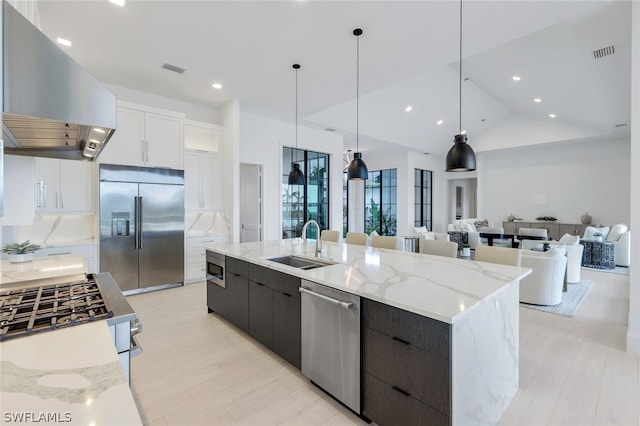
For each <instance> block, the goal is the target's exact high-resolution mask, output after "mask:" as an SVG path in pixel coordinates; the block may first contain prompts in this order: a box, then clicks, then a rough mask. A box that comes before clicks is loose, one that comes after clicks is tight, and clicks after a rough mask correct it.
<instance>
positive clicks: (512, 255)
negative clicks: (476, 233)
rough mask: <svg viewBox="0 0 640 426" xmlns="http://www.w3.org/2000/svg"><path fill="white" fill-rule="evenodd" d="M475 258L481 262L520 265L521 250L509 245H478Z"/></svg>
mask: <svg viewBox="0 0 640 426" xmlns="http://www.w3.org/2000/svg"><path fill="white" fill-rule="evenodd" d="M473 259H474V260H478V261H480V262H490V263H499V264H501V265H512V266H520V263H521V251H520V250H519V249H515V248H509V247H495V246H477V247H476V252H475V256H474V258H473Z"/></svg>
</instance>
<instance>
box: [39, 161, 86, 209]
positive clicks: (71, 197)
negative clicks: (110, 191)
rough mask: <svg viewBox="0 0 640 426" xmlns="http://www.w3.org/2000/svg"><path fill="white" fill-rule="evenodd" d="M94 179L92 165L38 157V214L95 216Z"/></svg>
mask: <svg viewBox="0 0 640 426" xmlns="http://www.w3.org/2000/svg"><path fill="white" fill-rule="evenodd" d="M93 179H94V172H93V163H90V162H86V161H73V160H57V159H53V158H37V159H36V185H35V186H36V189H35V206H36V211H38V212H40V213H54V214H58V213H80V214H85V213H93V211H94V208H93V193H94V191H93Z"/></svg>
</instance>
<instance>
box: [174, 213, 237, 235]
mask: <svg viewBox="0 0 640 426" xmlns="http://www.w3.org/2000/svg"><path fill="white" fill-rule="evenodd" d="M184 232H185V234H186V236H187V237H203V236H206V235H226V234H229V233H230V232H231V230H230V228H229V220H228V219H227V216H226V215H225V214H224V213H223V212H221V211H217V212H185V215H184Z"/></svg>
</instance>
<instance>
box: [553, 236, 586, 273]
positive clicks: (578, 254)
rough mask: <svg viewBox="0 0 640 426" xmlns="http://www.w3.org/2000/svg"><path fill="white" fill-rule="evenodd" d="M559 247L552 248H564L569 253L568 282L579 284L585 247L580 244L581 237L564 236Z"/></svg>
mask: <svg viewBox="0 0 640 426" xmlns="http://www.w3.org/2000/svg"><path fill="white" fill-rule="evenodd" d="M558 243H559V245H555V244H552V245H551V246H552V247H564V248H565V250H566V251H567V282H568V283H579V282H580V271H581V268H582V253H583V252H584V246H583V245H582V244H580V237H579V236H577V235H571V234H564V235H563V236H562V237H561V238H560V240H559V241H558Z"/></svg>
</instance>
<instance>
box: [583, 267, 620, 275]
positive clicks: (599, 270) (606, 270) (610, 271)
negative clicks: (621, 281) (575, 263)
mask: <svg viewBox="0 0 640 426" xmlns="http://www.w3.org/2000/svg"><path fill="white" fill-rule="evenodd" d="M582 269H588V270H590V271H598V272H608V273H610V274H620V275H629V268H625V267H624V266H616V267H615V269H599V268H590V267H588V266H583V267H582Z"/></svg>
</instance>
